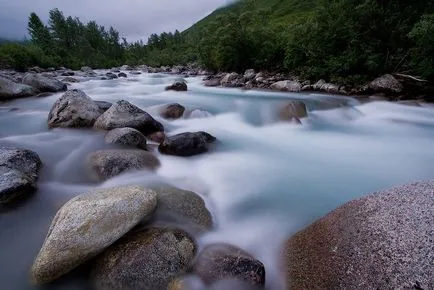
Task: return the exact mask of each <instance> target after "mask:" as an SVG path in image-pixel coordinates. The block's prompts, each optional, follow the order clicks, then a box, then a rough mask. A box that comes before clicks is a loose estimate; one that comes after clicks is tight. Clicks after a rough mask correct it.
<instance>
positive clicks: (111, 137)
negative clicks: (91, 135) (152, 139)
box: [105, 128, 146, 150]
mask: <svg viewBox="0 0 434 290" xmlns="http://www.w3.org/2000/svg"><path fill="white" fill-rule="evenodd" d="M105 141H106V143H110V144H118V145H123V146H130V147H136V148H140V149H144V150H146V137H145V136H144V135H143V134H142V133H140V132H139V131H138V130H136V129H133V128H116V129H113V130H111V131H109V132H107V134H106V135H105Z"/></svg>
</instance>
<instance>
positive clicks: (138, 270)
mask: <svg viewBox="0 0 434 290" xmlns="http://www.w3.org/2000/svg"><path fill="white" fill-rule="evenodd" d="M195 252H196V245H195V243H194V241H193V240H192V239H191V238H190V237H189V236H188V235H187V234H186V233H185V232H183V231H181V230H176V229H162V228H150V229H145V230H137V231H132V232H130V233H128V234H127V235H126V236H124V237H123V238H122V239H120V240H119V241H118V242H116V243H115V244H114V245H112V246H111V247H110V248H109V249H107V250H106V251H105V252H104V253H103V254H102V255H101V256H99V257H98V259H97V260H96V263H95V265H94V267H93V271H92V275H91V277H92V280H93V284H94V286H95V288H96V289H97V290H111V289H113V290H115V289H116V290H117V289H123V290H135V289H142V290H154V289H167V287H168V285H169V284H170V283H171V281H172V280H174V279H175V278H176V277H178V276H180V275H182V274H184V273H185V272H186V271H187V268H188V266H189V264H190V262H191V261H192V259H193V257H194V255H195Z"/></svg>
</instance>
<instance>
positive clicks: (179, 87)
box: [166, 81, 187, 92]
mask: <svg viewBox="0 0 434 290" xmlns="http://www.w3.org/2000/svg"><path fill="white" fill-rule="evenodd" d="M166 91H177V92H183V91H187V84H186V83H185V82H183V81H177V82H175V83H173V84H172V85H170V86H168V87H166Z"/></svg>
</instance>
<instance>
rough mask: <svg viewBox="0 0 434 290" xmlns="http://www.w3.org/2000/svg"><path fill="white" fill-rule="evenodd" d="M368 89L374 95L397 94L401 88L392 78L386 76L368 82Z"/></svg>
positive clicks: (388, 75)
mask: <svg viewBox="0 0 434 290" xmlns="http://www.w3.org/2000/svg"><path fill="white" fill-rule="evenodd" d="M368 89H370V90H372V91H374V92H375V93H386V94H399V93H401V92H402V90H403V86H402V84H401V83H400V82H399V81H398V80H397V79H396V78H395V77H394V76H392V75H390V74H386V75H383V76H381V77H379V78H376V79H375V80H373V81H372V82H370V83H369V85H368Z"/></svg>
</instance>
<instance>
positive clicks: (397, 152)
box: [0, 74, 434, 290]
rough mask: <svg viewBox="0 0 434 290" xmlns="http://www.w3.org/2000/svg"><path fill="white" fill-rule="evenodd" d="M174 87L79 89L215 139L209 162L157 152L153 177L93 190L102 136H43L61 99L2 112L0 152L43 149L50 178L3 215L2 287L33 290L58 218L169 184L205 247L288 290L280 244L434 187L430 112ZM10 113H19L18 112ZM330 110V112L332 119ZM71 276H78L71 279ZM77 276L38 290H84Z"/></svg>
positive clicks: (166, 80) (194, 82)
mask: <svg viewBox="0 0 434 290" xmlns="http://www.w3.org/2000/svg"><path fill="white" fill-rule="evenodd" d="M175 78H176V77H174V76H168V75H160V74H152V75H151V74H142V75H139V76H130V77H129V78H128V79H117V80H105V81H102V80H92V81H87V82H82V83H77V84H73V85H72V86H70V88H79V89H82V90H84V91H85V92H86V94H88V95H89V96H90V97H92V98H93V99H95V100H102V101H109V102H115V101H117V100H121V99H124V100H127V101H129V102H131V103H133V104H135V105H137V106H139V107H141V108H142V109H144V110H146V111H147V112H148V113H150V114H151V115H153V116H154V117H155V118H156V119H157V120H159V121H160V122H161V123H162V124H163V125H164V127H165V128H166V132H168V134H169V135H172V134H177V133H181V132H187V131H206V132H208V133H210V134H212V135H214V136H215V137H217V138H218V140H219V143H218V145H217V147H216V149H215V150H214V151H212V152H209V153H206V154H203V155H199V156H195V157H191V158H182V157H171V156H163V155H160V154H158V153H156V154H157V155H158V158H159V159H160V160H161V163H162V166H161V168H160V169H159V170H158V171H157V172H156V173H155V174H154V175H152V174H150V173H147V172H133V173H127V174H124V175H121V176H118V177H116V178H113V179H111V180H108V181H106V182H105V183H102V184H99V183H93V182H91V181H90V179H89V177H88V174H87V172H86V167H85V158H86V156H87V154H88V153H90V152H93V151H95V150H98V149H100V148H108V147H109V146H108V145H106V144H104V133H102V132H97V131H93V130H81V129H80V130H79V129H70V130H67V129H55V130H48V129H47V123H46V120H47V116H48V112H49V110H50V108H51V106H52V104H53V103H54V102H55V100H56V99H57V98H59V97H60V96H61V94H55V95H53V96H49V97H45V98H27V99H20V100H15V101H12V102H8V103H3V104H0V145H14V146H19V147H23V148H27V149H31V150H34V151H36V152H37V153H38V154H39V155H40V157H41V159H42V161H43V163H44V168H43V171H42V174H41V177H40V179H39V182H38V186H39V190H38V192H37V193H36V194H35V195H34V196H33V197H32V198H31V199H30V200H29V201H27V202H25V203H23V204H22V205H20V206H19V207H17V208H15V209H13V210H9V211H7V212H4V213H1V214H0V269H1V270H0V283H1V286H0V287H1V289H6V290H15V289H17V290H18V289H19V290H22V289H24V290H28V289H35V287H33V286H31V285H30V282H29V275H28V272H29V269H30V266H31V264H32V261H33V259H34V257H35V256H36V254H37V252H38V251H39V249H40V247H41V245H42V242H43V240H44V238H45V235H46V233H47V230H48V227H49V224H50V222H51V219H52V218H53V216H54V214H55V213H56V211H57V209H58V208H59V207H60V206H61V205H62V204H63V203H64V202H65V201H67V200H69V199H70V198H72V197H73V196H75V195H78V194H81V193H84V192H86V191H88V190H90V189H93V188H96V187H111V186H116V185H121V184H141V185H147V184H151V183H153V182H155V181H164V182H167V183H170V184H173V185H175V186H177V187H179V188H183V189H188V190H192V191H195V192H196V193H198V194H200V195H201V196H202V197H203V198H204V200H205V201H206V204H207V207H208V208H209V210H210V211H211V212H212V215H213V218H214V223H215V229H214V230H213V231H212V232H210V233H208V234H206V235H204V236H203V237H200V238H199V244H200V245H204V244H207V243H213V242H217V241H218V242H229V243H231V244H234V245H237V246H239V247H241V248H242V249H245V250H247V251H249V252H250V253H251V254H253V255H254V256H255V257H256V258H258V259H259V260H261V261H262V262H263V263H264V264H265V266H266V280H267V288H268V289H273V290H274V289H282V288H283V286H282V272H284V270H283V271H282V269H281V268H280V265H281V260H282V258H283V257H282V254H281V250H282V244H283V243H284V241H285V239H287V238H288V237H289V236H290V235H291V234H292V233H294V232H296V231H298V230H300V229H302V228H303V227H305V226H307V225H308V224H309V223H311V222H313V221H314V220H315V219H317V218H319V217H321V216H323V215H324V214H326V213H327V212H329V211H331V210H333V209H334V208H336V207H337V206H339V205H341V204H343V203H344V202H346V201H349V200H351V199H354V198H357V197H360V196H362V195H364V194H367V193H370V192H373V191H376V190H379V189H383V188H386V187H389V186H392V185H397V184H403V183H407V182H410V181H414V180H421V179H429V178H434V107H432V106H429V105H425V106H422V107H410V106H405V105H400V104H396V103H388V102H371V103H366V104H360V103H359V102H358V101H357V100H355V99H352V98H345V97H340V96H327V95H320V94H291V93H276V92H259V91H242V90H238V89H222V88H206V87H203V86H202V85H201V79H200V78H188V79H187V81H188V86H189V91H188V92H186V93H184V92H166V91H164V87H165V86H166V85H168V84H171V83H172V82H173V80H174V79H175ZM288 99H299V100H302V101H304V102H305V103H306V105H307V107H308V110H309V118H307V119H304V120H302V122H303V125H301V126H299V125H295V124H289V123H280V122H277V115H278V114H277V110H278V108H279V106H281V105H282V104H283V103H284V102H285V101H287V100H288ZM174 102H176V103H180V104H181V105H183V106H185V107H186V109H187V110H186V115H190V112H191V111H193V110H195V109H200V110H196V111H194V112H193V113H191V116H189V117H185V118H182V119H179V120H175V121H167V120H164V119H162V118H160V117H159V116H158V110H159V109H160V107H161V105H164V104H170V103H174ZM11 109H13V110H11ZM326 109H327V110H326ZM73 276H74V275H73ZM82 280H83V278H82V277H81V275H80V274H77V275H75V276H74V277H73V278H67V279H63V280H61V281H60V282H58V283H55V284H54V285H52V286H49V287H46V288H43V289H61V290H64V289H65V290H66V289H84V288H85V287H86V286H85V285H84V284H83V281H82Z"/></svg>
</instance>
